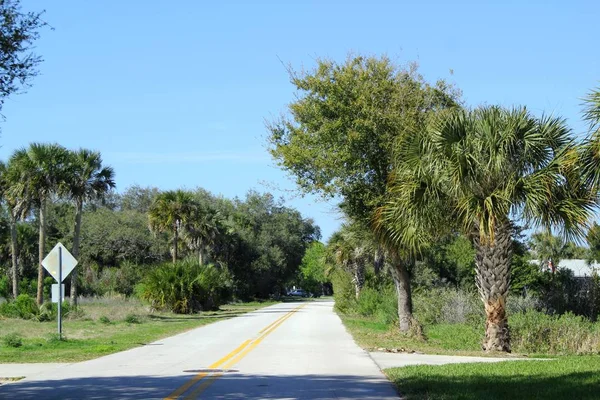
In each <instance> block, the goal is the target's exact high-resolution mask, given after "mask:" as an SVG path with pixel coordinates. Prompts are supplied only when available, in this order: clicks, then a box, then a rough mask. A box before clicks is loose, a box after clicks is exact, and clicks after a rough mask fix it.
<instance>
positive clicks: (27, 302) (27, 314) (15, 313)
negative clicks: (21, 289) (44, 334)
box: [0, 294, 40, 319]
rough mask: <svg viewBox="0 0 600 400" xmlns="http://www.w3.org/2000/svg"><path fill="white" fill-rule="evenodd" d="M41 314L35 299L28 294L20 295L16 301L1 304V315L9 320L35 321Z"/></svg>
mask: <svg viewBox="0 0 600 400" xmlns="http://www.w3.org/2000/svg"><path fill="white" fill-rule="evenodd" d="M39 313H40V309H39V308H38V306H37V304H36V302H35V299H34V298H32V297H30V296H29V295H28V294H20V295H19V296H17V298H16V300H13V301H8V302H6V303H2V304H0V315H2V316H4V317H8V318H23V319H33V318H36V317H37V316H38V315H39Z"/></svg>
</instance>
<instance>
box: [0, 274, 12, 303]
mask: <svg viewBox="0 0 600 400" xmlns="http://www.w3.org/2000/svg"><path fill="white" fill-rule="evenodd" d="M0 297H4V298H5V299H8V298H9V297H10V284H9V280H8V277H7V276H0Z"/></svg>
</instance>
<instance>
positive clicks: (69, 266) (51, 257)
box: [42, 243, 77, 283]
mask: <svg viewBox="0 0 600 400" xmlns="http://www.w3.org/2000/svg"><path fill="white" fill-rule="evenodd" d="M59 249H60V250H59ZM59 253H60V254H61V255H62V273H61V275H62V280H63V281H64V280H65V278H66V277H67V275H69V274H70V273H71V271H73V268H75V266H76V265H77V260H76V259H75V257H73V255H72V254H71V253H69V250H67V249H66V247H65V246H63V245H62V243H58V244H57V245H56V246H54V248H53V249H52V251H51V252H50V253H48V255H47V256H46V258H44V261H42V266H43V267H44V268H46V271H48V272H49V273H50V275H52V277H53V278H54V279H55V280H56V281H57V282H58V266H59V260H58V256H59ZM59 283H60V282H59Z"/></svg>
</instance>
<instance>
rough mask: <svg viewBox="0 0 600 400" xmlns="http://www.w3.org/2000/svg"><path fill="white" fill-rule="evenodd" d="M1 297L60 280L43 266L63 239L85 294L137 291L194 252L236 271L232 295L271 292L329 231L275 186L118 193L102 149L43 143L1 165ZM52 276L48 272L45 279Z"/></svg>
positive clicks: (280, 288) (72, 281) (279, 289)
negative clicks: (226, 192)
mask: <svg viewBox="0 0 600 400" xmlns="http://www.w3.org/2000/svg"><path fill="white" fill-rule="evenodd" d="M0 183H1V185H0V195H1V200H2V213H1V215H0V243H2V244H3V246H2V247H1V251H0V266H1V267H0V271H1V275H0V295H3V296H5V297H14V298H16V297H17V296H18V294H19V293H21V292H22V293H28V294H30V295H35V296H36V297H37V301H38V303H39V304H41V303H42V302H43V301H44V298H45V297H46V298H47V296H48V294H49V287H48V286H49V284H51V283H53V282H52V281H53V280H52V278H50V277H47V274H45V271H44V270H43V268H42V267H41V265H40V262H41V260H42V259H43V258H44V257H45V255H46V254H47V252H48V251H49V250H50V249H51V248H52V247H53V246H54V245H55V244H56V242H58V241H60V242H62V243H63V244H64V245H65V246H67V248H68V249H69V250H71V252H72V253H73V255H74V256H75V257H76V258H77V259H78V260H79V265H78V267H77V268H76V269H75V271H74V273H72V276H71V277H70V278H69V282H68V286H69V287H70V288H69V290H70V293H71V302H72V303H74V304H75V303H76V299H77V297H78V296H79V295H103V294H107V293H121V294H124V295H131V294H134V292H135V286H136V284H138V283H139V282H140V281H141V280H142V278H143V277H144V276H145V275H146V272H147V271H148V270H149V269H152V268H154V266H156V265H157V264H161V263H164V261H166V260H169V259H170V260H171V261H172V262H175V261H178V260H181V259H184V258H190V257H192V258H194V259H195V260H196V263H197V264H199V265H205V264H213V265H215V266H217V267H218V268H221V269H226V270H227V271H228V273H229V274H230V276H231V281H232V285H231V296H234V297H236V298H240V299H250V298H268V297H270V296H279V295H281V294H283V293H284V292H285V290H286V288H287V287H288V286H289V285H290V284H292V282H295V281H296V280H297V278H298V275H299V273H300V272H299V271H300V270H299V268H300V264H301V262H302V258H303V256H304V252H305V250H306V249H307V248H308V247H309V245H310V244H311V243H313V242H315V241H317V240H318V239H319V238H320V230H319V228H318V226H316V225H315V224H314V222H313V221H312V220H311V219H307V218H304V217H303V216H302V215H301V214H300V213H299V212H298V211H297V210H294V209H292V208H289V207H286V206H285V205H284V204H283V202H282V201H281V200H277V199H275V198H274V196H273V195H271V194H269V193H264V194H262V193H258V192H254V191H250V192H249V193H248V194H247V196H246V197H245V198H244V199H238V198H235V199H226V198H223V197H220V196H215V195H213V194H211V193H209V192H208V191H206V190H204V189H196V190H174V191H161V190H159V189H157V188H145V187H139V186H132V187H130V188H128V189H126V190H125V191H123V192H122V193H121V194H119V193H116V192H115V191H114V190H113V189H114V187H115V182H114V171H113V170H112V168H110V167H107V166H104V165H103V162H102V158H101V156H100V154H99V153H97V152H94V151H90V150H86V149H81V150H78V151H71V150H68V149H65V148H64V147H62V146H60V145H57V144H39V143H34V144H32V145H30V146H29V147H28V148H25V149H20V150H17V151H16V152H15V153H14V154H13V155H12V156H11V157H10V159H9V160H8V161H7V162H6V163H3V164H0ZM45 276H46V278H45V279H44V277H45Z"/></svg>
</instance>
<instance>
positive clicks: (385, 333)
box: [340, 314, 497, 356]
mask: <svg viewBox="0 0 600 400" xmlns="http://www.w3.org/2000/svg"><path fill="white" fill-rule="evenodd" d="M340 317H341V318H342V321H343V322H344V325H345V326H346V328H347V329H348V331H349V332H350V334H351V335H352V336H353V337H354V340H355V341H356V342H357V343H358V345H359V346H361V347H362V348H364V349H367V350H370V351H373V350H376V349H378V348H382V347H383V348H386V349H399V350H400V351H406V352H411V351H418V352H423V353H429V354H449V355H463V356H467V355H469V356H472V355H477V356H482V355H484V354H483V353H482V352H481V340H482V338H483V328H482V329H481V330H479V329H476V328H473V327H472V326H469V325H458V324H456V325H447V324H445V325H444V324H440V325H433V326H429V327H425V328H424V331H423V334H424V335H423V336H424V338H415V337H412V336H409V335H404V334H401V333H400V332H399V331H398V329H397V327H396V326H394V325H388V324H385V323H382V322H378V321H376V320H375V319H374V318H369V317H361V316H350V315H343V314H340ZM495 356H497V355H495Z"/></svg>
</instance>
